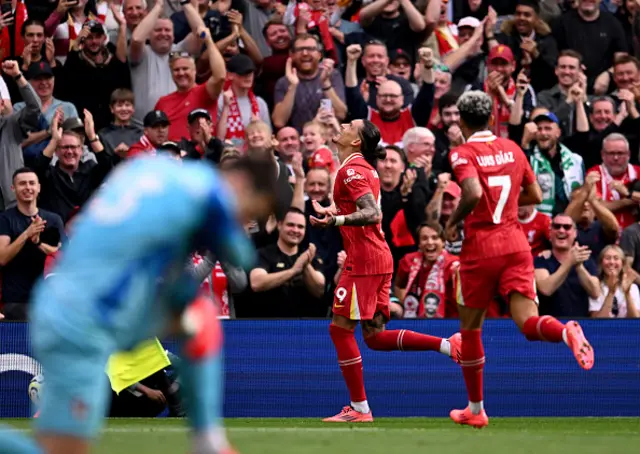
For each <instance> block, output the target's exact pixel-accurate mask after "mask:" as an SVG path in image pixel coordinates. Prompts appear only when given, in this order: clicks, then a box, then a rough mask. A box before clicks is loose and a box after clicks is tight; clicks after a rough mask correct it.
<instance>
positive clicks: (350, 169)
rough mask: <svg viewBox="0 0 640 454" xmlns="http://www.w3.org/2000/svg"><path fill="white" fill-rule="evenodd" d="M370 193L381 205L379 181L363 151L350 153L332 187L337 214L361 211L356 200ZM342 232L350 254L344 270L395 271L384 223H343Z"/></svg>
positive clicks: (361, 272)
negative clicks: (356, 224) (383, 228)
mask: <svg viewBox="0 0 640 454" xmlns="http://www.w3.org/2000/svg"><path fill="white" fill-rule="evenodd" d="M367 193H371V194H373V198H374V199H375V200H377V201H378V205H379V204H380V180H379V178H378V173H377V172H376V171H375V169H374V168H373V167H371V165H369V163H368V162H367V161H365V159H364V157H363V156H362V155H361V154H360V153H354V154H352V155H351V156H349V157H348V158H347V159H345V161H344V162H343V163H342V166H340V169H339V170H338V173H337V174H336V180H335V184H334V187H333V197H334V201H335V204H336V208H337V209H338V215H340V216H346V215H348V214H351V213H355V212H356V211H357V210H358V207H357V206H356V200H358V199H359V198H360V197H362V196H363V195H365V194H367ZM340 233H341V234H342V240H343V243H344V249H345V251H346V253H347V261H346V263H345V270H346V271H347V272H348V273H349V274H352V275H356V276H358V275H369V274H386V273H393V257H392V256H391V251H390V250H389V246H388V245H387V242H386V241H385V239H384V233H382V225H381V224H374V225H366V226H363V227H360V226H341V227H340Z"/></svg>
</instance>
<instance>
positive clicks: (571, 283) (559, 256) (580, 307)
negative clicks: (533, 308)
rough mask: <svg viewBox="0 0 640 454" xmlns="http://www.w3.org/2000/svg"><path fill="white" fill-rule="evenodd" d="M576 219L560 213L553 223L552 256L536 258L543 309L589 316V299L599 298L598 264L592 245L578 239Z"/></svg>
mask: <svg viewBox="0 0 640 454" xmlns="http://www.w3.org/2000/svg"><path fill="white" fill-rule="evenodd" d="M577 235H578V231H577V229H576V224H575V223H574V222H573V219H571V217H569V216H568V215H566V214H559V215H557V216H556V217H554V218H553V220H552V222H551V235H550V236H551V256H550V257H549V258H545V257H536V258H535V261H534V266H535V270H536V271H535V275H536V285H537V287H538V292H539V293H540V312H541V313H543V314H547V315H551V316H554V317H589V298H594V299H595V298H598V296H599V295H600V282H599V280H598V278H597V277H596V276H597V274H598V266H597V265H596V262H595V260H594V259H593V258H592V257H591V255H592V254H591V250H590V249H589V247H588V246H583V245H580V244H579V243H577V242H576V237H577Z"/></svg>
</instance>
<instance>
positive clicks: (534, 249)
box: [520, 210, 551, 256]
mask: <svg viewBox="0 0 640 454" xmlns="http://www.w3.org/2000/svg"><path fill="white" fill-rule="evenodd" d="M520 225H521V226H522V230H523V231H524V234H525V236H526V237H527V241H528V242H529V245H530V246H531V253H532V254H533V255H534V256H537V255H538V254H540V253H541V252H542V251H544V250H545V249H550V247H551V243H550V241H551V239H550V238H549V234H550V231H551V218H550V217H549V216H547V215H546V214H542V213H540V212H539V211H538V210H533V213H531V216H530V217H529V218H528V219H520Z"/></svg>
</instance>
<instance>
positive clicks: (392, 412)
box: [0, 320, 640, 417]
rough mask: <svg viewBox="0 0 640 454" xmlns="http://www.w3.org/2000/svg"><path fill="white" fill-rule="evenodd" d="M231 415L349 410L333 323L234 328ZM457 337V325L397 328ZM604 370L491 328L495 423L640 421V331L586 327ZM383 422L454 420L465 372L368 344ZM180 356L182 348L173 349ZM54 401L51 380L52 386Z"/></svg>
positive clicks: (23, 381)
mask: <svg viewBox="0 0 640 454" xmlns="http://www.w3.org/2000/svg"><path fill="white" fill-rule="evenodd" d="M223 325H224V331H225V370H226V383H225V415H226V416H228V417H321V416H326V415H330V414H334V413H335V412H336V411H338V410H339V409H340V408H341V407H342V406H343V405H344V404H347V403H348V394H347V391H346V388H345V386H344V383H343V381H342V376H341V374H340V370H339V368H338V365H337V363H336V356H335V352H334V350H333V345H332V343H331V340H330V338H329V334H328V330H327V326H328V321H327V320H292V321H285V320H260V321H255V320H245V321H243V320H237V321H236V320H228V321H224V322H223ZM389 327H390V328H393V329H398V328H406V329H413V330H416V331H421V332H428V333H430V334H433V335H437V336H445V337H448V336H450V335H451V334H453V333H454V332H455V331H457V329H458V322H457V320H438V321H398V322H396V321H394V322H392V323H391V324H390V326H389ZM583 327H584V330H585V333H586V334H587V336H588V337H589V338H590V340H591V341H592V343H593V346H594V348H595V352H596V364H595V367H594V368H593V370H591V371H590V372H584V371H582V369H580V368H579V367H578V365H577V364H576V362H575V361H574V359H573V357H572V355H571V353H570V352H569V350H568V349H567V348H566V347H565V346H563V345H554V344H545V343H541V342H535V343H531V342H527V341H526V340H525V339H524V337H523V336H522V335H521V334H520V333H519V332H518V329H517V328H516V326H515V325H514V324H513V322H511V321H508V320H489V321H487V323H486V327H485V331H484V335H483V339H484V344H485V352H486V356H487V363H486V367H485V391H486V408H487V411H488V412H489V413H490V414H491V415H492V416H640V321H635V320H586V321H584V322H583ZM27 331H28V328H27V324H26V323H6V322H5V323H0V417H26V416H29V414H30V413H29V399H28V394H27V387H28V383H29V380H30V379H31V377H32V374H33V373H34V372H35V371H36V370H37V368H38V367H39V366H38V364H37V363H36V362H35V361H34V360H33V359H32V358H31V356H30V347H29V340H28V333H27ZM358 338H359V340H358V342H359V344H360V348H361V350H362V353H363V354H362V356H363V360H364V373H365V384H366V387H367V392H368V399H369V402H370V404H371V406H372V408H373V410H374V412H375V415H376V416H441V417H442V416H446V415H448V412H449V410H450V409H451V408H454V407H459V406H463V405H465V403H466V401H467V398H466V393H465V390H464V383H463V379H462V374H461V372H460V369H459V366H457V365H456V364H454V363H453V362H452V361H451V360H450V359H448V358H445V357H444V356H442V355H440V354H438V353H435V352H424V353H413V352H393V353H387V352H373V351H370V350H368V349H367V347H366V345H364V343H363V342H362V339H361V338H360V335H359V334H358ZM165 345H166V346H167V348H169V349H170V350H174V349H175V344H174V343H172V342H166V343H165ZM45 392H46V377H45Z"/></svg>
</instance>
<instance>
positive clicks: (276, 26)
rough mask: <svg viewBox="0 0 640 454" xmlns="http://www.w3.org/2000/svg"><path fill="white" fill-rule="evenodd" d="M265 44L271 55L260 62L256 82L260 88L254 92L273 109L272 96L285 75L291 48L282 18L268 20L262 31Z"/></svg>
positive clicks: (287, 29) (286, 28)
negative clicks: (260, 65)
mask: <svg viewBox="0 0 640 454" xmlns="http://www.w3.org/2000/svg"><path fill="white" fill-rule="evenodd" d="M262 34H263V36H264V38H265V41H266V43H267V44H268V45H269V47H270V48H271V55H269V56H268V57H265V58H264V60H263V61H262V72H261V73H260V78H259V80H258V82H259V84H260V86H257V87H256V92H257V93H259V94H260V96H262V97H263V98H264V100H265V101H266V102H267V104H268V105H269V107H270V108H273V94H274V93H275V89H276V83H277V82H278V80H279V79H280V78H281V77H283V76H284V75H285V69H286V67H287V59H288V58H289V49H290V48H291V32H290V31H289V28H288V27H287V26H286V25H284V24H283V23H282V18H280V17H278V16H276V17H274V18H272V19H269V22H267V23H266V24H265V26H264V28H263V30H262Z"/></svg>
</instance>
